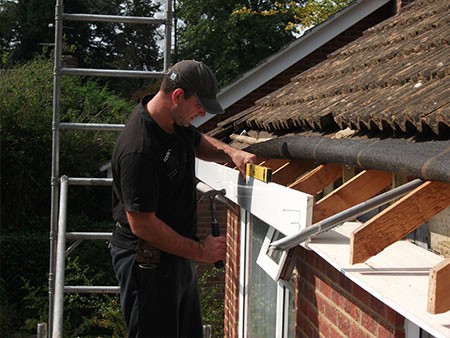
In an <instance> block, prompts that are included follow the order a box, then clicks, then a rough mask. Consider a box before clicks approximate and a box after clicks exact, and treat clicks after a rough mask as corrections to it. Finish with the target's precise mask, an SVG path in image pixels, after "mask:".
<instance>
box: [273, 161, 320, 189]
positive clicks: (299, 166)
mask: <svg viewBox="0 0 450 338" xmlns="http://www.w3.org/2000/svg"><path fill="white" fill-rule="evenodd" d="M313 166H314V162H313V161H307V160H292V161H290V162H289V163H286V165H284V166H282V167H281V168H279V169H277V170H275V171H274V172H273V173H272V180H273V182H275V183H278V184H280V185H288V184H289V183H291V182H294V181H295V180H296V179H297V178H298V177H300V176H302V175H303V174H304V173H305V172H306V171H308V170H309V169H311V168H312V167H313Z"/></svg>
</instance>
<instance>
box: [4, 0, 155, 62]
mask: <svg viewBox="0 0 450 338" xmlns="http://www.w3.org/2000/svg"><path fill="white" fill-rule="evenodd" d="M55 4H56V0H52V1H49V0H17V1H13V0H0V33H2V34H1V37H2V38H1V39H0V49H1V50H2V65H3V67H12V66H14V64H15V63H17V62H25V61H28V60H31V59H33V58H34V57H35V56H36V55H42V54H43V53H44V55H46V56H48V55H50V54H51V52H52V48H49V47H52V46H53V43H54V39H55V37H54V28H53V24H54V22H55ZM159 6H160V5H159V3H158V2H154V1H148V0H112V1H103V0H70V1H67V0H66V1H65V2H64V3H63V11H64V12H65V13H81V14H108V15H129V16H144V17H153V16H154V15H155V13H156V12H157V11H158V10H159ZM157 28H158V27H156V26H154V25H134V24H133V25H131V24H123V23H94V22H78V21H64V29H63V34H64V48H63V53H64V54H70V55H72V56H74V57H75V58H76V59H77V61H78V65H79V66H80V67H86V66H88V67H90V68H116V69H148V70H153V69H156V68H158V66H159V65H160V60H159V59H160V56H159V48H158V46H157V42H158V39H159V38H160V37H159V33H158V30H157Z"/></svg>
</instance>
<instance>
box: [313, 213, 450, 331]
mask: <svg viewBox="0 0 450 338" xmlns="http://www.w3.org/2000/svg"><path fill="white" fill-rule="evenodd" d="M360 225H361V224H360V223H355V222H346V223H344V224H343V225H342V226H340V227H337V228H335V229H334V230H330V231H328V232H325V233H323V234H320V235H318V236H315V237H313V238H312V239H311V241H310V242H309V243H308V247H309V249H311V250H313V251H314V252H315V253H317V254H318V255H319V256H321V257H322V258H323V259H325V260H326V261H327V262H328V263H330V264H331V265H333V266H334V267H335V268H336V269H337V270H339V272H341V273H342V274H343V275H345V276H346V277H347V278H348V279H350V280H352V281H353V282H354V283H356V284H357V285H359V286H360V287H362V288H363V289H364V290H366V291H367V292H369V293H370V294H372V295H373V296H375V297H376V298H378V299H379V300H380V301H382V302H383V303H384V304H386V305H388V306H389V307H391V308H392V309H393V310H394V311H396V312H398V313H400V314H401V315H402V316H403V317H405V318H406V319H408V320H410V321H411V322H413V323H414V324H416V325H418V326H419V327H421V328H423V329H424V330H425V331H427V332H428V333H430V334H431V335H433V336H434V337H438V338H448V337H450V311H447V312H445V313H441V314H436V315H433V314H431V313H429V312H427V305H428V282H429V270H430V269H431V268H432V267H433V266H436V265H437V264H438V263H440V262H441V261H443V260H444V257H441V256H439V255H436V254H435V253H432V252H430V251H428V250H425V249H423V248H421V247H419V246H417V245H415V244H413V243H410V242H408V241H405V240H403V241H397V242H395V243H394V244H392V245H390V246H388V247H387V248H386V249H384V250H383V251H382V252H380V253H379V254H377V255H375V256H373V257H371V258H370V259H368V260H367V261H366V262H365V263H358V264H353V265H351V264H350V263H349V260H350V259H349V257H350V238H349V237H350V234H351V232H352V231H353V230H355V229H356V228H357V227H358V226H360Z"/></svg>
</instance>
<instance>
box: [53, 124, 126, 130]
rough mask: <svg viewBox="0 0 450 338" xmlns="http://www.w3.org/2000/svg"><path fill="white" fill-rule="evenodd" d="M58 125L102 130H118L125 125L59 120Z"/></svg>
mask: <svg viewBox="0 0 450 338" xmlns="http://www.w3.org/2000/svg"><path fill="white" fill-rule="evenodd" d="M59 126H60V127H61V128H62V129H77V130H102V131H119V130H122V129H123V127H124V126H125V125H124V124H104V123H68V122H61V123H60V124H59Z"/></svg>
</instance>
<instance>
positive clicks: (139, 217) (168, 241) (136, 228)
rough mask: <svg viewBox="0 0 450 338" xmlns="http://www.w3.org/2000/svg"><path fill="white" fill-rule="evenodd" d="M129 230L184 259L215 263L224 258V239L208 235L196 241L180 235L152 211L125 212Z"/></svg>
mask: <svg viewBox="0 0 450 338" xmlns="http://www.w3.org/2000/svg"><path fill="white" fill-rule="evenodd" d="M127 218H128V223H129V224H130V228H131V231H132V232H133V233H134V234H135V235H136V236H138V237H139V238H142V239H143V240H145V241H146V242H148V243H150V244H151V245H153V246H154V247H156V248H158V249H160V250H162V251H165V252H168V253H171V254H173V255H176V256H180V257H184V258H186V259H191V260H196V261H198V262H201V263H209V264H212V263H215V262H217V261H220V260H224V259H225V255H226V239H225V237H223V236H220V237H212V236H208V237H207V238H206V239H205V241H204V242H197V241H194V240H192V239H190V238H187V237H184V236H181V235H180V234H178V233H177V232H176V231H175V230H173V229H172V228H171V227H170V226H168V225H167V224H166V223H165V222H164V221H162V220H161V219H159V218H158V217H156V215H155V213H154V212H127Z"/></svg>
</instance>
